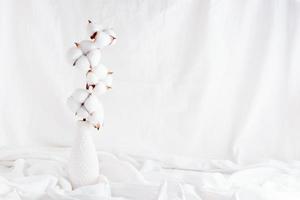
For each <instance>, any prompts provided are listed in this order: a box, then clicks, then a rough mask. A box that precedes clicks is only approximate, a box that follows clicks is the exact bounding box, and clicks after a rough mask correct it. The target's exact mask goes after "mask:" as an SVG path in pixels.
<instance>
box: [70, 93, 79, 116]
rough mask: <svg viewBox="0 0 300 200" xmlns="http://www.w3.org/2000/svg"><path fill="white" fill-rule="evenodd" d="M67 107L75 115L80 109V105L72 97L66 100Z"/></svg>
mask: <svg viewBox="0 0 300 200" xmlns="http://www.w3.org/2000/svg"><path fill="white" fill-rule="evenodd" d="M67 105H68V106H69V108H70V109H71V111H72V112H73V113H76V112H77V110H78V109H79V108H80V107H81V103H80V102H79V101H76V100H75V99H74V97H73V96H70V97H69V98H68V100H67Z"/></svg>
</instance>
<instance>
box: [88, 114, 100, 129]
mask: <svg viewBox="0 0 300 200" xmlns="http://www.w3.org/2000/svg"><path fill="white" fill-rule="evenodd" d="M103 119H104V114H103V112H93V113H92V114H91V115H89V117H88V118H87V121H89V122H90V123H92V124H94V125H96V124H100V125H101V126H102V124H103V121H104V120H103Z"/></svg>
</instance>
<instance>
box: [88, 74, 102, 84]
mask: <svg viewBox="0 0 300 200" xmlns="http://www.w3.org/2000/svg"><path fill="white" fill-rule="evenodd" d="M98 80H99V78H98V76H97V74H96V73H95V72H93V71H89V72H88V73H87V75H86V82H87V84H89V85H95V84H97V82H98Z"/></svg>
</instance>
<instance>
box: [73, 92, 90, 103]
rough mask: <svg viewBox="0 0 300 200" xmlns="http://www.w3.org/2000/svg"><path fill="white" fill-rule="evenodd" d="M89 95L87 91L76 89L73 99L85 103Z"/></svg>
mask: <svg viewBox="0 0 300 200" xmlns="http://www.w3.org/2000/svg"><path fill="white" fill-rule="evenodd" d="M89 95H90V93H89V92H88V91H87V90H85V89H76V90H75V91H74V92H73V94H72V95H71V97H72V98H74V100H75V101H77V102H80V103H83V102H85V100H86V99H87V98H88V96H89Z"/></svg>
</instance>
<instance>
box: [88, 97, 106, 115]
mask: <svg viewBox="0 0 300 200" xmlns="http://www.w3.org/2000/svg"><path fill="white" fill-rule="evenodd" d="M84 106H85V108H86V109H87V110H88V112H89V113H93V112H103V106H102V104H101V102H100V101H99V100H98V99H97V97H96V96H95V95H93V94H92V95H90V96H89V97H88V98H87V99H86V100H85V102H84Z"/></svg>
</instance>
